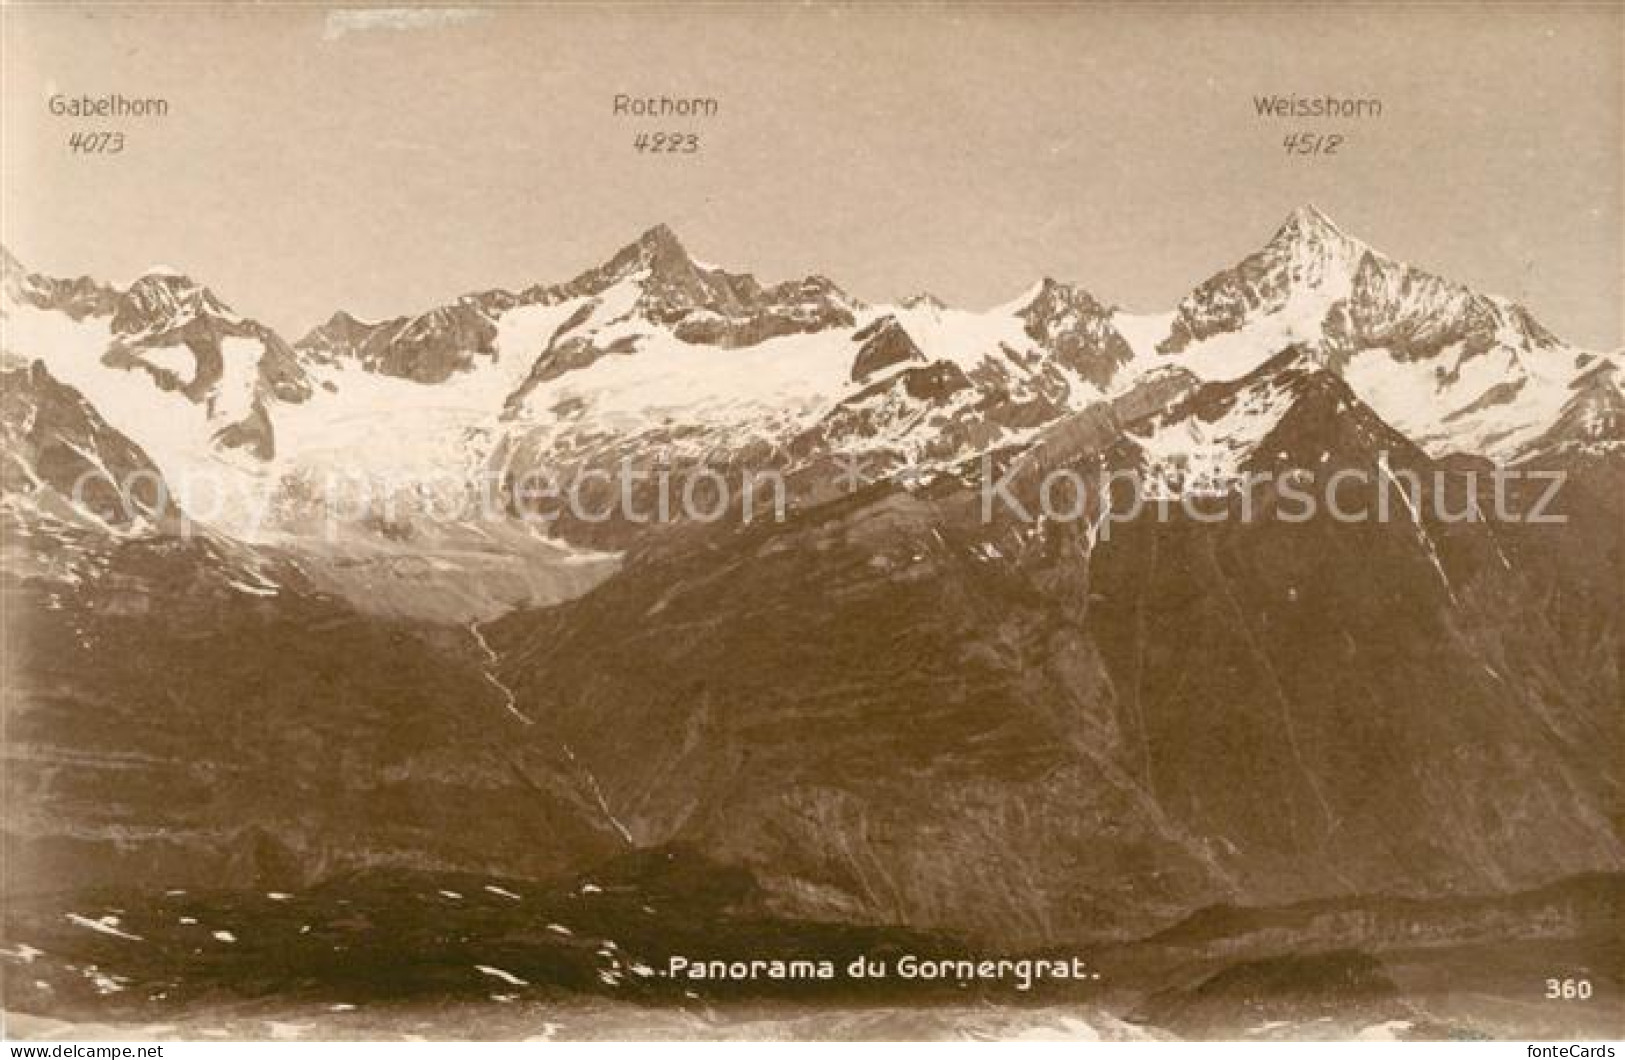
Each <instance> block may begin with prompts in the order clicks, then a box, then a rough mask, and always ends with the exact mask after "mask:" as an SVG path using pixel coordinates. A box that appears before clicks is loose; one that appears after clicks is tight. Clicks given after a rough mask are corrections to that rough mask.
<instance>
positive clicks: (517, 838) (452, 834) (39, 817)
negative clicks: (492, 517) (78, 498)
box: [4, 528, 622, 893]
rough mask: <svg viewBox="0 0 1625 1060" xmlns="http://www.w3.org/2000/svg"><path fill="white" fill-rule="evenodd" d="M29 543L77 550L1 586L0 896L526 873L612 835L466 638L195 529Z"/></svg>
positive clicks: (60, 532) (584, 854)
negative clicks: (319, 588) (369, 609)
mask: <svg viewBox="0 0 1625 1060" xmlns="http://www.w3.org/2000/svg"><path fill="white" fill-rule="evenodd" d="M35 540H36V541H37V542H42V543H43V542H45V541H47V540H48V541H49V542H50V547H52V548H54V549H57V550H62V551H69V552H75V553H77V554H80V555H85V554H87V553H88V554H90V555H91V556H92V557H93V560H94V561H93V562H87V563H82V564H81V565H80V566H79V568H78V570H77V573H76V575H75V577H74V578H73V579H72V580H67V581H63V580H53V579H42V578H27V577H23V578H19V577H16V576H14V575H10V574H8V576H7V578H6V581H5V584H4V591H5V602H6V609H7V615H6V639H7V643H6V645H5V647H6V653H7V657H8V659H15V660H20V661H21V665H17V666H11V667H8V668H7V673H6V678H5V688H4V692H5V697H6V703H7V719H6V720H7V741H8V750H7V754H8V757H9V761H8V763H7V769H6V788H7V790H6V804H7V807H8V814H7V822H6V836H5V839H6V849H7V855H8V857H7V880H6V886H7V889H8V891H9V892H11V893H25V892H33V891H40V890H48V889H52V888H60V887H64V886H69V885H71V886H80V887H85V886H107V885H112V884H117V885H120V886H138V885H142V884H146V885H150V886H153V887H161V886H210V887H234V886H236V887H252V886H256V885H260V886H293V885H300V884H303V883H306V882H309V881H311V880H314V879H319V878H323V877H327V876H331V875H334V874H336V873H342V872H344V871H348V870H355V869H360V868H366V867H370V866H374V865H385V866H400V867H408V866H415V867H420V868H437V869H453V868H454V869H465V870H483V869H488V868H490V867H492V866H499V865H500V866H506V871H508V872H509V873H511V874H521V875H522V874H545V873H548V872H554V871H558V870H559V869H561V868H562V867H563V866H565V865H568V864H573V863H575V861H576V859H580V858H587V859H589V860H592V859H596V858H598V857H602V856H606V855H607V854H609V853H612V852H613V851H615V850H616V849H618V848H620V847H621V846H622V842H621V840H620V839H619V837H618V836H616V835H615V834H614V832H613V830H612V829H611V827H610V826H609V824H608V823H606V822H605V821H604V820H603V818H602V816H601V814H600V813H599V811H598V810H597V808H596V807H595V806H593V805H592V803H591V800H590V799H587V798H586V796H585V795H583V794H582V791H581V788H580V780H579V778H578V777H575V776H572V775H571V774H570V773H568V772H567V771H566V769H565V766H567V764H568V761H567V758H566V756H565V752H564V751H563V750H562V749H561V748H560V747H559V746H558V745H557V744H556V743H551V742H548V741H547V740H545V739H538V740H531V739H528V738H527V735H528V733H529V731H530V726H529V725H527V724H525V723H524V721H523V720H522V719H520V718H519V717H518V715H517V714H515V713H514V712H513V711H512V710H511V709H509V707H508V705H507V699H506V697H505V695H504V693H503V690H502V689H501V687H500V686H499V685H496V684H494V683H493V682H492V681H491V680H490V679H489V678H488V676H487V674H486V671H485V670H484V669H483V667H484V665H485V663H486V657H485V654H484V652H483V650H482V648H481V646H480V642H479V641H478V639H477V637H475V636H474V635H473V634H472V633H471V631H469V630H464V629H459V628H456V627H451V628H447V627H424V626H415V625H411V624H406V623H398V622H387V621H381V620H378V619H374V618H369V617H366V616H362V615H357V614H356V613H354V612H353V611H351V610H350V609H349V608H347V607H344V606H342V605H340V604H337V603H335V602H334V601H332V600H330V599H326V598H324V597H322V596H321V595H320V594H317V593H315V592H313V591H312V590H311V589H310V587H309V586H308V585H307V584H305V583H304V581H303V578H302V576H301V574H300V572H299V570H298V568H297V566H295V565H294V564H291V563H288V562H286V561H283V560H280V559H278V558H277V557H275V556H274V555H266V554H264V553H256V552H253V551H250V550H246V549H244V548H242V547H240V546H236V545H233V544H231V543H230V542H222V541H219V540H214V539H211V538H208V537H204V538H196V539H193V540H190V541H180V540H177V539H162V538H160V539H145V540H130V541H123V542H119V543H116V544H113V543H108V542H105V541H102V542H98V541H97V540H95V535H93V534H89V533H82V532H81V533H75V532H72V531H69V530H65V529H62V528H56V529H55V530H54V531H53V532H50V533H49V534H47V533H46V532H45V531H43V530H36V533H35ZM41 547H44V546H43V544H42V545H41Z"/></svg>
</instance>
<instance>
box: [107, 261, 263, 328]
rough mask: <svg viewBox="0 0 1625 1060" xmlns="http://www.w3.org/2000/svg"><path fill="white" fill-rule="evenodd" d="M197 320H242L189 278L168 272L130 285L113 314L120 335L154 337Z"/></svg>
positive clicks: (156, 272)
mask: <svg viewBox="0 0 1625 1060" xmlns="http://www.w3.org/2000/svg"><path fill="white" fill-rule="evenodd" d="M199 317H212V318H216V319H219V320H221V321H224V322H227V323H230V324H240V323H241V322H242V317H240V316H238V315H237V314H236V313H235V312H233V311H232V309H231V308H230V307H229V306H227V305H226V304H225V303H224V302H223V301H221V300H220V299H219V297H217V296H216V295H215V293H214V292H213V291H211V290H209V289H208V288H207V287H205V286H203V285H202V284H200V283H198V282H196V281H195V280H193V279H192V278H191V277H189V276H186V275H184V274H182V273H180V272H179V271H176V270H172V269H160V270H151V271H148V272H147V273H145V274H144V275H142V276H140V277H139V278H138V279H136V281H135V282H134V283H132V284H130V287H129V289H128V290H126V291H125V292H124V296H123V297H122V298H120V299H119V304H118V308H117V309H116V310H115V311H114V313H113V331H114V332H115V333H117V334H120V335H142V334H144V335H155V334H158V333H160V332H165V331H171V330H174V329H176V328H180V327H184V326H185V325H186V324H188V323H190V322H191V321H193V320H195V319H197V318H199Z"/></svg>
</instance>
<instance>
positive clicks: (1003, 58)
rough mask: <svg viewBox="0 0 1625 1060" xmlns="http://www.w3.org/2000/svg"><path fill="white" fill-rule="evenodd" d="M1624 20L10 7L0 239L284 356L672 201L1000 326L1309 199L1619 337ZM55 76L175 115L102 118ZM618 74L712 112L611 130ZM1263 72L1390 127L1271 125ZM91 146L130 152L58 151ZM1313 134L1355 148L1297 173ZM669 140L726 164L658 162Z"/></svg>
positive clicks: (698, 232)
mask: <svg viewBox="0 0 1625 1060" xmlns="http://www.w3.org/2000/svg"><path fill="white" fill-rule="evenodd" d="M1622 11H1625V7H1622V6H1621V5H1619V4H1617V3H1610V4H1604V5H1599V6H1592V7H1585V6H1580V5H1565V6H1552V7H1545V8H1525V9H1510V8H1505V7H1499V6H1496V5H1491V4H1476V5H1453V6H1433V7H1427V8H1421V7H1417V6H1415V5H1411V6H1377V7H1365V8H1353V7H1352V6H1350V5H1342V6H1340V7H1338V8H1329V7H1328V8H1319V9H1317V8H1307V7H1301V6H1294V7H1286V6H1276V7H1268V8H1261V7H1253V8H1245V7H1238V6H1226V7H1212V8H1207V9H1192V8H1178V7H1169V6H1163V7H1157V8H1151V7H1149V6H1141V7H1139V8H1129V7H1113V6H1095V7H1081V8H1080V7H1058V6H1034V7H1025V8H1021V9H1011V8H1003V9H992V8H968V7H959V8H948V7H911V8H905V7H900V6H893V7H886V8H876V7H872V6H871V7H868V8H862V9H860V8H842V7H833V6H796V7H776V8H771V9H769V8H766V7H765V6H757V7H746V6H723V5H712V6H707V7H689V8H685V9H679V8H676V7H670V6H660V5H644V6H641V7H623V8H618V9H605V8H596V9H588V8H581V7H568V8H567V7H539V6H529V7H516V6H504V7H491V8H483V9H473V8H472V6H464V7H459V8H442V9H438V10H435V9H427V10H426V9H415V10H414V11H412V12H409V13H406V14H403V15H399V16H391V15H380V14H377V13H369V14H360V15H358V14H356V13H355V9H354V8H351V9H349V11H348V13H343V12H340V13H336V14H335V13H334V11H333V10H330V9H329V8H326V7H320V6H290V5H282V6H271V5H266V6H259V5H256V6H253V7H229V6H227V5H224V4H222V5H219V6H185V7H183V6H180V5H170V6H159V5H125V6H118V7H111V6H108V7H84V6H80V7H77V8H62V7H55V8H44V7H39V8H33V7H26V6H22V7H19V6H17V5H15V4H10V5H7V6H6V7H4V8H3V9H0V18H3V20H4V29H5V39H4V55H3V58H4V64H3V65H4V73H3V88H4V102H3V110H0V116H3V123H4V124H3V133H4V140H3V144H0V147H3V151H4V158H3V177H4V187H3V189H0V209H3V215H0V236H3V239H4V241H5V243H6V245H7V246H8V247H9V248H10V249H11V250H12V252H13V253H15V254H16V255H17V256H18V257H19V258H21V259H22V260H23V261H24V262H25V263H26V264H28V265H29V266H31V267H33V268H36V269H39V270H41V271H45V272H48V273H52V274H66V275H78V274H80V273H89V274H91V275H94V276H96V277H98V278H103V279H108V280H112V281H116V282H120V283H122V282H127V281H128V280H129V279H130V278H132V277H133V276H135V275H137V274H139V273H140V272H142V271H144V270H145V269H146V268H147V267H149V266H152V265H155V264H164V265H168V266H171V267H175V268H179V269H182V270H183V271H185V272H187V273H189V274H191V275H192V276H194V277H195V278H197V279H200V280H202V281H204V282H206V283H208V284H209V285H210V286H211V287H213V288H214V289H215V291H216V292H217V293H218V294H220V296H221V297H222V298H224V299H225V300H226V301H228V302H229V303H231V304H232V305H233V306H234V307H236V308H237V309H238V310H239V311H241V312H244V313H247V314H249V315H251V316H254V317H257V318H259V319H262V320H264V321H266V322H267V323H270V324H271V325H272V326H274V327H276V328H277V329H278V330H279V331H281V332H283V333H284V334H285V336H286V337H288V338H289V339H290V340H291V339H294V338H297V337H298V336H299V335H300V334H302V333H303V332H304V331H305V330H306V329H307V328H308V327H310V326H311V325H312V324H314V323H317V322H319V321H320V320H322V319H325V318H326V317H327V316H329V315H330V314H331V313H332V312H333V310H334V309H337V308H345V309H348V310H350V311H352V312H354V313H356V314H358V315H362V316H388V315H395V314H398V313H406V312H415V311H420V310H423V309H426V308H429V307H430V306H432V305H435V304H437V303H440V302H443V301H446V300H448V299H450V298H453V297H455V296H456V295H458V294H460V293H463V292H466V291H471V290H478V289H483V288H487V287H499V286H500V287H508V288H511V289H518V288H521V287H524V286H527V285H529V284H531V283H534V282H554V281H560V280H564V279H567V278H569V277H570V276H572V275H573V274H575V273H576V272H578V271H580V270H581V269H583V268H585V267H588V266H590V265H593V264H596V263H598V262H600V261H602V260H603V259H605V258H607V257H608V256H609V255H610V254H611V253H612V252H613V251H614V250H615V249H616V248H617V247H619V246H621V245H622V244H624V243H626V242H628V241H630V240H631V239H632V238H634V237H635V236H636V235H637V234H638V233H639V232H640V231H642V230H643V229H645V228H647V227H649V226H651V225H653V224H655V223H658V222H666V223H668V224H670V225H671V226H672V228H674V229H675V230H676V231H677V232H678V234H679V235H680V236H681V237H682V239H683V240H684V242H685V243H686V244H687V245H688V247H689V249H690V251H691V252H692V253H693V254H694V255H695V256H697V257H699V258H701V259H703V260H705V261H708V262H713V263H715V264H719V265H723V266H726V267H729V268H732V269H736V270H742V271H751V272H754V273H755V274H756V275H757V276H758V277H759V278H760V279H762V280H764V281H774V280H779V279H786V278H790V277H795V276H801V275H804V274H807V273H812V272H817V273H822V274H825V275H828V276H830V277H831V278H832V279H834V280H836V282H838V283H840V284H841V285H842V286H843V287H845V288H846V289H847V290H849V291H851V292H852V293H853V294H855V295H857V296H858V297H860V298H863V299H866V300H870V301H887V300H892V299H897V298H901V297H904V296H906V295H908V294H911V293H914V292H916V291H919V290H930V291H932V292H933V293H935V294H937V295H938V296H939V297H941V298H943V299H945V300H946V301H948V302H950V303H952V304H957V305H962V306H965V307H969V308H980V307H985V306H989V305H993V304H996V303H999V302H1003V301H1006V300H1008V299H1010V298H1012V297H1014V296H1015V295H1016V294H1017V293H1018V292H1020V291H1021V290H1022V289H1023V288H1025V287H1027V286H1028V285H1029V284H1030V283H1031V282H1032V281H1034V280H1035V279H1037V278H1039V277H1041V276H1046V275H1048V276H1053V277H1056V278H1058V279H1064V280H1070V281H1074V282H1077V283H1080V284H1082V285H1083V286H1085V287H1086V288H1088V289H1089V290H1090V291H1091V292H1093V293H1094V294H1095V295H1096V296H1097V297H1099V298H1101V299H1103V300H1105V301H1108V302H1113V303H1116V304H1120V305H1123V306H1126V307H1128V308H1130V309H1135V310H1145V311H1149V310H1157V309H1167V308H1171V307H1172V305H1173V304H1174V302H1176V301H1177V299H1178V298H1179V297H1180V296H1181V295H1182V294H1183V293H1184V292H1185V291H1186V290H1188V289H1189V288H1190V287H1191V286H1193V285H1194V284H1196V283H1197V282H1199V281H1201V280H1202V279H1204V278H1205V277H1207V276H1208V275H1210V274H1211V273H1212V272H1214V271H1216V270H1218V269H1220V268H1222V267H1225V266H1227V265H1229V264H1231V263H1233V262H1234V261H1235V260H1236V259H1238V258H1240V257H1241V256H1243V255H1244V254H1246V253H1247V252H1249V251H1250V250H1252V249H1255V248H1256V247H1257V246H1259V245H1260V244H1262V243H1263V242H1264V241H1265V240H1266V239H1267V238H1268V237H1269V235H1270V234H1271V232H1273V230H1274V229H1275V227H1276V226H1277V225H1278V224H1279V223H1280V221H1281V220H1282V219H1283V218H1284V217H1285V216H1286V214H1287V213H1288V212H1289V211H1291V210H1292V208H1293V207H1294V206H1296V205H1298V204H1300V203H1303V202H1306V201H1312V202H1314V203H1315V204H1316V205H1318V206H1320V207H1321V208H1322V209H1323V210H1324V211H1325V212H1326V213H1328V214H1329V215H1330V216H1331V217H1332V218H1334V219H1335V220H1336V221H1337V222H1338V223H1339V224H1340V225H1341V226H1342V227H1343V228H1344V229H1345V230H1346V231H1348V232H1350V233H1351V234H1354V235H1357V236H1360V237H1361V238H1363V239H1365V240H1366V241H1368V242H1369V243H1371V244H1372V245H1374V246H1376V247H1378V248H1379V249H1382V250H1384V251H1386V252H1388V253H1390V254H1392V255H1394V256H1396V257H1399V258H1402V259H1404V260H1407V261H1410V262H1412V263H1414V264H1417V265H1421V266H1424V267H1427V268H1430V269H1432V270H1434V271H1436V272H1439V273H1442V274H1443V275H1446V276H1448V277H1451V278H1453V279H1457V280H1460V281H1463V282H1465V283H1468V284H1470V285H1472V286H1474V287H1477V288H1478V289H1480V290H1483V291H1485V292H1488V293H1495V294H1502V295H1506V296H1508V297H1511V298H1514V299H1516V300H1519V301H1522V302H1524V303H1525V304H1527V305H1528V306H1529V307H1530V308H1531V309H1532V311H1533V312H1534V313H1535V315H1536V316H1537V317H1539V318H1540V319H1541V320H1542V321H1544V322H1545V323H1546V324H1547V325H1548V326H1549V327H1551V328H1552V329H1553V330H1554V331H1556V332H1557V333H1558V334H1559V335H1561V336H1563V337H1565V338H1567V339H1569V340H1571V341H1574V342H1578V343H1581V344H1585V345H1591V346H1602V347H1609V348H1612V347H1615V346H1618V345H1619V344H1620V343H1621V341H1622V324H1621V313H1622V289H1625V279H1622V265H1621V243H1622V231H1625V218H1622V210H1621V197H1622V162H1621V148H1622V130H1621V95H1622V81H1621V51H1622V39H1625V17H1622ZM53 92H64V93H69V94H90V95H100V94H106V93H112V92H119V93H123V94H124V95H126V96H131V97H148V96H161V97H164V98H166V99H167V100H168V101H169V105H170V112H169V116H168V117H166V118H162V119H144V120H135V119H132V120H125V121H122V122H118V123H111V122H107V121H105V120H103V121H96V120H88V121H74V120H69V119H64V118H57V117H52V116H51V115H50V114H49V113H48V111H47V105H46V101H47V99H48V97H49V96H50V95H51V94H52V93H53ZM620 92H625V93H629V94H633V95H639V96H646V95H659V94H662V93H665V94H670V95H676V96H684V97H688V96H714V97H716V98H717V99H718V100H719V102H720V112H719V114H718V115H717V116H716V117H714V118H710V119H704V120H686V121H684V120H673V119H667V120H663V121H655V120H641V121H640V120H632V119H627V118H616V117H613V116H612V115H611V107H612V101H613V98H614V96H615V95H616V93H620ZM1260 93H1270V94H1273V93H1285V94H1291V93H1297V94H1301V95H1324V94H1327V93H1331V94H1336V95H1343V96H1360V97H1367V96H1375V97H1378V98H1380V99H1381V100H1382V103H1383V107H1384V114H1383V116H1382V117H1381V118H1378V119H1375V120H1367V121H1363V122H1331V121H1325V120H1321V121H1313V120H1302V121H1295V122H1287V121H1280V120H1262V119H1260V118H1258V117H1256V116H1255V114H1254V106H1253V101H1252V97H1253V96H1254V95H1255V94H1260ZM100 128H119V129H122V130H123V131H124V132H125V133H126V147H125V150H124V152H123V153H122V154H120V155H117V156H111V157H86V156H79V155H74V154H72V153H71V152H69V150H68V148H67V140H68V136H69V134H70V133H72V132H73V131H75V130H80V129H83V130H87V131H89V130H96V129H100ZM1300 128H1301V129H1304V130H1318V131H1324V132H1341V133H1343V134H1345V135H1346V136H1347V137H1348V141H1347V143H1346V144H1345V145H1344V146H1343V147H1342V148H1341V150H1340V152H1339V153H1338V154H1337V155H1335V156H1333V157H1288V156H1287V154H1286V153H1285V151H1284V150H1283V148H1282V141H1283V139H1284V137H1285V136H1286V135H1287V133H1289V132H1291V131H1294V130H1295V129H1300ZM662 129H670V130H673V131H677V130H681V131H685V132H688V131H692V132H697V133H699V134H700V150H699V151H698V153H696V154H693V155H687V156H681V155H679V156H658V157H656V156H650V155H647V154H639V153H637V152H636V151H634V150H633V147H632V140H633V136H634V134H635V133H637V132H639V131H646V132H656V131H661V130H662Z"/></svg>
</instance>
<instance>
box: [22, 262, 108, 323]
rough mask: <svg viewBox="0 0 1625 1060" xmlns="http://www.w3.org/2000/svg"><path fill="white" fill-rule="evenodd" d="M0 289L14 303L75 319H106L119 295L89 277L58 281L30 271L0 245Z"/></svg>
mask: <svg viewBox="0 0 1625 1060" xmlns="http://www.w3.org/2000/svg"><path fill="white" fill-rule="evenodd" d="M0 287H3V289H4V290H5V293H6V295H7V296H8V297H9V298H11V299H12V300H14V301H17V302H22V303H25V304H28V305H32V306H36V307H38V308H40V309H54V310H57V311H58V312H62V313H66V314H67V315H68V316H69V317H70V318H72V319H74V320H83V319H84V318H85V317H95V316H108V315H109V314H111V313H112V312H113V310H114V308H115V307H116V306H117V304H118V298H119V295H118V292H117V291H115V290H114V289H113V288H111V287H109V286H107V285H105V284H101V283H97V282H96V281H95V280H92V279H91V278H90V277H88V276H81V277H79V278H78V279H74V280H64V279H57V278H54V277H50V276H41V275H39V274H38V273H32V272H29V271H28V269H27V268H25V267H24V266H23V264H22V262H20V261H18V260H17V259H16V258H15V257H13V256H12V253H11V251H9V250H7V249H6V248H5V247H3V246H0Z"/></svg>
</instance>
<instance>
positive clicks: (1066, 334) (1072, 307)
mask: <svg viewBox="0 0 1625 1060" xmlns="http://www.w3.org/2000/svg"><path fill="white" fill-rule="evenodd" d="M1020 316H1021V319H1022V320H1023V321H1024V322H1025V323H1026V327H1027V335H1028V336H1029V337H1030V338H1031V339H1032V340H1033V341H1034V342H1037V343H1039V344H1040V345H1041V346H1043V347H1044V348H1045V349H1047V350H1049V351H1050V352H1051V355H1052V357H1053V358H1054V360H1055V362H1056V364H1058V365H1059V366H1060V367H1062V368H1065V369H1068V370H1070V371H1072V372H1075V373H1077V375H1079V376H1080V377H1082V378H1083V379H1085V380H1086V381H1088V382H1089V383H1090V384H1092V385H1094V386H1096V387H1099V388H1101V389H1104V388H1105V387H1106V386H1108V385H1109V384H1110V383H1111V381H1112V379H1113V378H1114V377H1115V376H1116V375H1117V372H1118V370H1119V369H1120V368H1121V367H1122V366H1123V365H1125V364H1127V363H1128V361H1129V360H1130V359H1131V358H1132V357H1133V356H1134V352H1133V351H1132V350H1131V349H1130V348H1129V345H1128V342H1127V341H1126V340H1124V338H1123V336H1122V335H1121V334H1119V333H1118V331H1117V328H1116V327H1115V326H1113V324H1112V310H1111V309H1110V307H1108V306H1104V305H1101V304H1100V303H1099V302H1097V301H1095V299H1094V296H1092V295H1091V294H1089V292H1088V291H1085V290H1083V289H1082V288H1079V287H1074V286H1072V285H1070V284H1063V283H1057V282H1055V281H1054V280H1045V281H1044V282H1043V284H1042V285H1041V286H1040V288H1039V291H1038V294H1037V295H1036V296H1035V297H1034V298H1033V300H1032V301H1031V302H1030V303H1028V305H1027V306H1026V307H1025V308H1023V309H1022V310H1021V312H1020Z"/></svg>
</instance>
